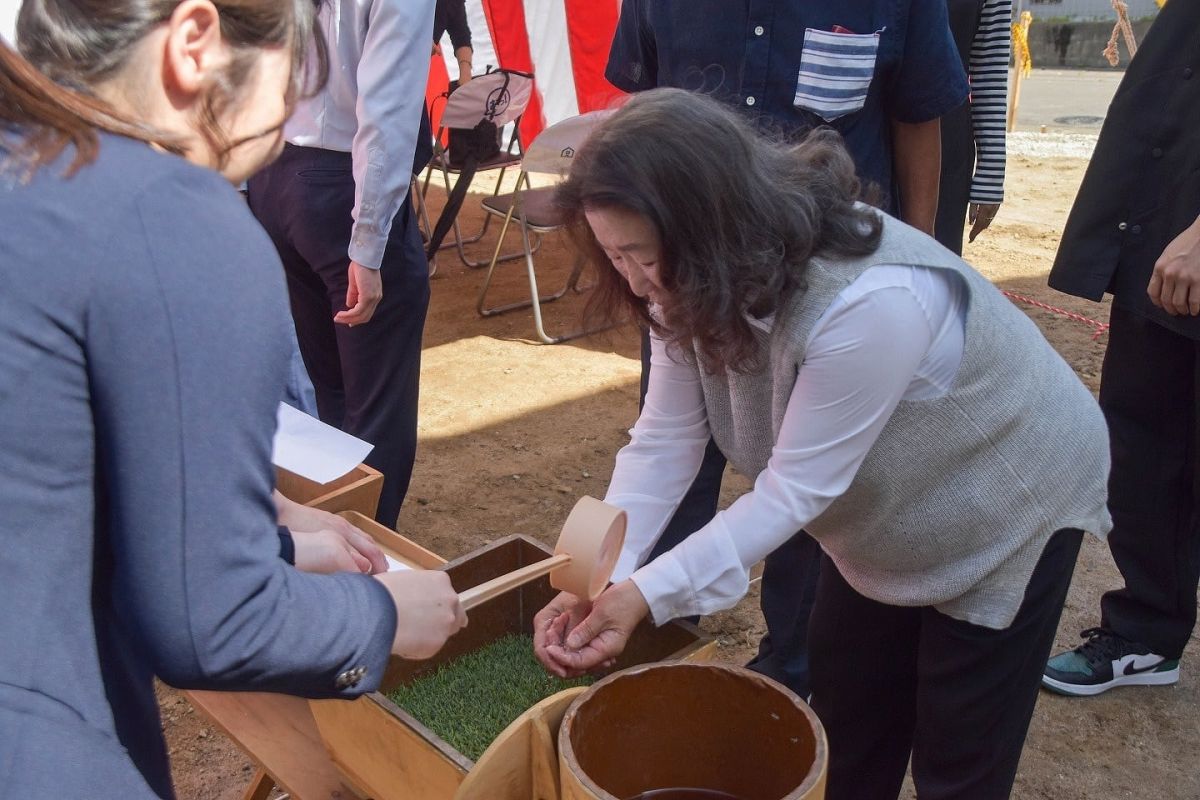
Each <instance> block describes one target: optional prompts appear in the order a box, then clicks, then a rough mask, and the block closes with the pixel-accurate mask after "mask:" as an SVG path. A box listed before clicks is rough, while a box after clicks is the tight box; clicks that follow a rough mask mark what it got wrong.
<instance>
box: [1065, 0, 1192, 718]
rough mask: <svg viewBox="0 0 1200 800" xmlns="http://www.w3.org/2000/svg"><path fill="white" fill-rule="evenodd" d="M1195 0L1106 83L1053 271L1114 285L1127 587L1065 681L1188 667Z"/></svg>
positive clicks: (1075, 284) (1114, 397)
mask: <svg viewBox="0 0 1200 800" xmlns="http://www.w3.org/2000/svg"><path fill="white" fill-rule="evenodd" d="M1198 70H1200V5H1197V4H1196V3H1186V2H1181V0H1176V2H1172V3H1168V4H1167V5H1166V6H1165V8H1164V9H1163V11H1161V12H1160V14H1159V18H1158V19H1157V20H1156V21H1155V22H1154V24H1153V25H1152V26H1151V28H1150V31H1149V32H1148V33H1147V35H1146V38H1145V40H1144V41H1143V42H1142V45H1141V47H1140V48H1139V49H1138V52H1137V56H1136V57H1135V58H1134V59H1133V60H1132V61H1131V62H1130V65H1129V69H1128V70H1127V71H1126V73H1125V77H1124V79H1123V80H1122V81H1121V84H1120V86H1119V87H1118V89H1117V93H1116V95H1115V96H1114V97H1113V101H1112V105H1111V106H1110V107H1109V110H1108V116H1107V118H1106V119H1105V122H1104V127H1103V129H1102V130H1101V132H1100V138H1099V141H1098V142H1097V144H1096V150H1095V153H1094V154H1093V156H1092V160H1091V164H1090V165H1089V166H1088V170H1087V173H1086V174H1085V175H1084V179H1083V185H1082V186H1081V188H1080V191H1079V196H1078V197H1077V198H1076V200H1075V206H1074V208H1072V210H1071V215H1070V217H1069V219H1068V220H1067V225H1066V228H1065V230H1064V231H1063V238H1062V243H1061V244H1060V246H1059V251H1058V256H1057V258H1056V260H1055V263H1054V268H1053V270H1052V271H1051V273H1050V285H1051V286H1052V287H1054V288H1055V289H1058V290H1060V291H1063V292H1067V293H1069V294H1073V295H1078V296H1080V297H1086V298H1088V299H1090V300H1100V299H1101V297H1102V296H1103V295H1104V294H1105V293H1109V294H1111V295H1112V296H1113V306H1112V314H1111V318H1110V325H1111V327H1110V328H1109V329H1108V350H1107V352H1106V353H1105V357H1104V370H1103V374H1102V376H1101V383H1100V405H1101V407H1102V408H1103V409H1104V413H1105V417H1106V418H1107V420H1108V426H1109V431H1110V433H1111V438H1112V456H1113V466H1112V475H1111V478H1110V481H1109V508H1110V510H1111V511H1112V516H1113V522H1114V525H1115V527H1114V529H1113V531H1112V533H1111V534H1110V535H1109V539H1108V541H1109V546H1110V548H1111V550H1112V555H1113V559H1114V560H1115V561H1116V564H1117V567H1118V568H1119V569H1120V571H1121V575H1122V576H1123V577H1124V579H1125V587H1124V588H1122V589H1117V590H1113V591H1110V592H1108V593H1107V594H1105V595H1104V597H1103V598H1102V600H1101V603H1100V608H1101V617H1100V626H1099V627H1098V628H1090V629H1088V630H1086V631H1084V632H1083V636H1084V638H1085V639H1086V641H1085V642H1084V643H1083V644H1082V645H1081V646H1079V647H1077V648H1075V649H1074V650H1070V651H1067V652H1065V653H1061V654H1059V655H1057V656H1055V657H1054V658H1052V659H1050V662H1049V664H1048V665H1047V667H1046V671H1045V675H1044V678H1043V684H1044V685H1045V686H1046V687H1047V688H1050V689H1052V690H1055V691H1058V692H1061V693H1066V694H1072V695H1094V694H1099V693H1101V692H1103V691H1106V690H1107V689H1109V688H1112V687H1114V686H1121V685H1156V684H1158V685H1161V684H1169V683H1174V682H1175V681H1177V680H1178V679H1179V658H1180V656H1181V655H1182V653H1183V648H1184V645H1185V644H1186V643H1187V641H1188V639H1189V637H1190V636H1191V632H1192V629H1193V627H1194V626H1195V623H1196V586H1197V581H1198V579H1200V516H1198V514H1200V413H1198V412H1200V405H1198V403H1200V396H1198V389H1200V319H1197V316H1198V315H1200V148H1197V147H1196V146H1195V142H1196V138H1195V137H1196V131H1197V130H1200V75H1197V71H1198Z"/></svg>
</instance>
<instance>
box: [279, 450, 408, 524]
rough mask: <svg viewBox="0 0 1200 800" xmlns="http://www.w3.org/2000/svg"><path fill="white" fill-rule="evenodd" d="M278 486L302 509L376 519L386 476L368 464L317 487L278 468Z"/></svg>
mask: <svg viewBox="0 0 1200 800" xmlns="http://www.w3.org/2000/svg"><path fill="white" fill-rule="evenodd" d="M275 485H276V488H278V489H279V493H280V494H282V495H283V496H284V497H286V498H287V499H289V500H294V501H296V502H297V503H299V504H300V505H304V506H311V507H313V508H319V509H321V510H322V511H328V512H330V513H332V514H336V513H338V512H341V511H357V512H358V513H360V514H362V515H364V516H366V517H374V516H375V510H376V509H377V508H378V507H379V493H380V491H381V490H382V489H383V473H381V472H379V471H378V470H375V469H372V468H371V467H368V466H367V465H366V464H359V465H358V466H357V467H355V468H354V469H352V470H350V471H349V472H347V473H346V474H345V475H343V476H342V477H340V478H338V479H337V480H333V481H330V482H329V483H317V482H316V481H310V480H309V479H308V478H303V477H301V476H299V475H297V474H296V473H294V472H289V471H288V470H286V469H284V468H283V467H276V468H275ZM385 530H386V529H385ZM388 532H389V533H391V531H388Z"/></svg>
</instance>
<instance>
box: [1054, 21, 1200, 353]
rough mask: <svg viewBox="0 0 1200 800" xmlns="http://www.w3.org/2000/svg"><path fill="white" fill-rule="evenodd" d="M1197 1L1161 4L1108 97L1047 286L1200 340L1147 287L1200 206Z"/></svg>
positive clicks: (1199, 324) (1196, 323)
mask: <svg viewBox="0 0 1200 800" xmlns="http://www.w3.org/2000/svg"><path fill="white" fill-rule="evenodd" d="M1197 145H1200V3H1197V2H1194V0H1175V2H1171V3H1167V5H1166V6H1165V7H1164V8H1163V10H1162V11H1161V12H1159V15H1158V18H1157V19H1156V20H1155V22H1154V24H1153V25H1152V26H1151V27H1150V30H1149V32H1148V33H1147V34H1146V38H1145V40H1144V41H1143V42H1142V44H1141V46H1140V47H1139V48H1138V52H1137V56H1136V57H1135V58H1134V59H1133V60H1132V61H1131V62H1130V64H1129V68H1128V69H1127V70H1126V72H1125V77H1124V78H1123V79H1122V81H1121V85H1120V86H1119V87H1118V88H1117V93H1116V95H1115V96H1114V97H1113V100H1112V105H1110V106H1109V109H1108V115H1107V117H1106V118H1105V120H1104V127H1103V128H1102V129H1101V131H1100V138H1099V141H1098V142H1097V144H1096V150H1095V152H1094V153H1093V155H1092V161H1091V164H1090V165H1089V166H1088V169H1087V173H1086V174H1085V175H1084V178H1083V185H1082V186H1081V187H1080V190H1079V196H1078V197H1077V198H1076V199H1075V205H1074V207H1073V208H1072V209H1071V215H1070V217H1069V218H1068V219H1067V225H1066V227H1065V229H1064V230H1063V237H1062V242H1061V243H1060V244H1059V249H1058V255H1057V257H1056V258H1055V261H1054V268H1053V269H1052V270H1051V272H1050V285H1051V286H1052V287H1054V288H1055V289H1058V290H1060V291H1063V292H1067V293H1068V294H1073V295H1078V296H1080V297H1086V298H1088V299H1090V300H1099V299H1100V298H1101V297H1102V296H1103V294H1104V293H1105V292H1109V293H1111V294H1112V295H1113V296H1114V302H1115V303H1116V304H1118V305H1120V306H1122V307H1123V308H1127V309H1129V310H1130V311H1133V312H1135V313H1138V314H1141V315H1142V316H1145V317H1148V318H1150V319H1152V320H1154V321H1155V322H1157V323H1159V324H1161V325H1163V326H1164V327H1167V328H1169V329H1171V330H1173V331H1176V332H1177V333H1180V334H1183V335H1185V336H1188V337H1189V338H1193V339H1200V318H1193V317H1172V316H1170V315H1168V314H1166V313H1164V312H1163V311H1161V310H1160V309H1158V308H1155V307H1154V305H1152V304H1151V303H1150V301H1149V298H1147V296H1146V286H1147V284H1148V283H1149V282H1150V274H1151V271H1152V270H1153V268H1154V262H1155V261H1156V260H1157V259H1158V257H1159V255H1161V254H1162V251H1163V249H1164V248H1165V247H1166V246H1167V245H1168V244H1169V243H1170V242H1171V240H1172V239H1174V238H1175V237H1176V236H1177V235H1178V234H1179V233H1180V232H1182V231H1183V230H1184V229H1185V228H1187V227H1188V226H1189V225H1191V224H1192V223H1193V222H1194V221H1195V220H1196V217H1197V216H1198V215H1200V146H1197Z"/></svg>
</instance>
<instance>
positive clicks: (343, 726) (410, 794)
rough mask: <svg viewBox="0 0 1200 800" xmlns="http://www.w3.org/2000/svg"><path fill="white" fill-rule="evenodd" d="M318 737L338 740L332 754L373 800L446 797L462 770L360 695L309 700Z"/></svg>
mask: <svg viewBox="0 0 1200 800" xmlns="http://www.w3.org/2000/svg"><path fill="white" fill-rule="evenodd" d="M309 705H310V706H311V708H312V712H313V716H314V717H315V719H316V721H317V727H318V729H319V730H320V732H321V736H322V737H323V738H324V740H325V741H327V742H337V743H338V746H337V750H336V752H334V753H333V758H334V761H335V763H336V764H337V766H338V767H339V768H340V769H341V770H342V771H343V772H344V773H345V775H346V777H347V778H348V779H349V780H350V781H351V782H352V783H353V784H354V785H356V786H361V787H364V788H365V789H367V790H368V791H370V792H371V797H372V798H373V799H374V800H418V798H419V799H420V800H448V798H451V797H453V796H454V792H455V791H456V790H457V789H458V786H459V784H460V783H462V780H463V776H464V775H465V774H466V770H465V769H464V768H463V767H461V766H460V765H458V764H456V763H454V762H453V761H451V760H450V759H449V758H447V757H446V756H445V755H444V754H443V753H442V752H441V751H439V750H437V749H436V748H433V747H430V746H429V743H428V742H427V741H426V740H425V739H424V738H422V737H421V736H420V734H418V733H417V732H416V731H414V730H413V729H412V728H410V727H408V726H406V725H405V724H404V723H403V722H401V721H400V720H399V719H398V718H397V717H396V716H394V715H393V714H390V713H388V711H386V710H384V709H383V708H382V706H381V705H380V704H379V703H373V702H370V700H369V699H368V698H365V697H363V698H359V699H358V700H355V701H354V702H352V703H346V702H343V701H340V700H313V701H311V702H310V704H309Z"/></svg>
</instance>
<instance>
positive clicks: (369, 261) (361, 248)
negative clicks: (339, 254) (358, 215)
mask: <svg viewBox="0 0 1200 800" xmlns="http://www.w3.org/2000/svg"><path fill="white" fill-rule="evenodd" d="M367 227H368V226H365V225H364V226H360V225H357V224H355V226H354V228H353V229H352V230H351V231H350V247H349V249H348V250H347V255H349V256H350V260H351V261H354V262H356V263H358V264H361V265H362V266H364V267H366V268H367V269H379V267H380V265H381V264H382V263H383V251H384V250H385V249H387V237H386V236H382V237H381V236H379V235H378V234H375V233H372V232H371V231H370V230H369V229H367Z"/></svg>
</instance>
